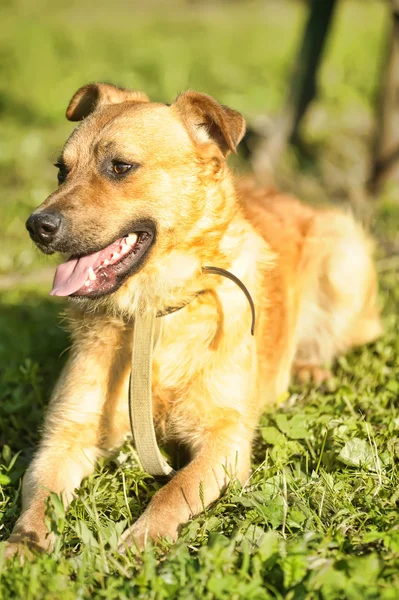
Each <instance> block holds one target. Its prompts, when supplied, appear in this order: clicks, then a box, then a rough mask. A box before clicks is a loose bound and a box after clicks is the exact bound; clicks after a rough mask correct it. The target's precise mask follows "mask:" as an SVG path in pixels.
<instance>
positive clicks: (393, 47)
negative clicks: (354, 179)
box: [368, 0, 399, 194]
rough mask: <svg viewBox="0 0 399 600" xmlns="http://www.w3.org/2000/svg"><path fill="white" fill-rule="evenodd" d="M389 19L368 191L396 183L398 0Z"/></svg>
mask: <svg viewBox="0 0 399 600" xmlns="http://www.w3.org/2000/svg"><path fill="white" fill-rule="evenodd" d="M391 6H392V19H391V28H390V33H389V37H388V43H387V47H386V50H385V53H384V64H383V76H382V85H381V91H380V97H379V103H378V109H377V126H376V138H375V143H374V151H373V157H372V165H371V175H370V179H369V181H368V188H369V191H370V192H371V193H373V194H375V193H376V192H377V191H378V190H379V189H380V187H381V185H382V184H383V183H385V182H387V181H395V182H396V183H399V0H391Z"/></svg>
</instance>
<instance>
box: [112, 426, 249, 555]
mask: <svg viewBox="0 0 399 600" xmlns="http://www.w3.org/2000/svg"><path fill="white" fill-rule="evenodd" d="M236 420H237V425H235V426H229V427H225V428H223V426H222V427H220V426H215V427H214V428H213V430H210V431H209V430H208V431H207V432H206V433H205V435H204V440H203V442H202V443H201V445H200V446H199V448H197V450H196V452H195V455H194V458H193V460H192V462H191V463H189V464H188V465H187V466H186V467H185V468H184V469H182V470H181V471H179V472H178V473H177V474H176V475H175V477H174V478H173V479H172V480H171V481H169V483H167V484H166V485H165V487H163V488H162V489H161V490H159V491H158V492H157V493H156V494H155V496H154V497H153V498H152V500H151V502H150V504H149V505H148V507H147V509H146V510H145V511H144V513H143V514H142V515H141V517H140V518H139V519H138V520H137V521H136V522H135V523H134V524H133V525H132V527H130V528H129V529H128V530H127V531H126V532H125V533H124V534H123V536H122V539H121V544H120V548H119V549H120V551H121V552H123V551H124V549H125V547H126V546H131V545H133V546H136V547H138V548H139V549H141V548H143V547H144V546H145V545H146V542H147V540H149V539H152V540H156V539H157V538H160V537H167V538H169V539H171V540H175V539H176V537H177V535H178V530H179V527H180V526H181V525H182V524H184V523H186V522H187V521H188V520H189V519H190V518H191V517H193V516H195V515H197V514H199V513H201V512H202V511H203V510H204V509H205V508H206V507H207V506H208V505H209V504H210V503H211V502H213V501H214V500H217V498H219V496H220V494H221V492H222V491H223V489H224V488H225V487H226V485H227V484H228V483H229V481H230V480H231V479H232V478H233V479H234V478H237V479H239V480H240V481H241V482H242V483H243V482H245V481H246V480H247V477H248V473H249V468H250V450H251V439H252V431H251V430H245V429H244V427H242V425H241V424H240V416H239V415H237V416H236Z"/></svg>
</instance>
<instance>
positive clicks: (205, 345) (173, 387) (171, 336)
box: [152, 306, 218, 430]
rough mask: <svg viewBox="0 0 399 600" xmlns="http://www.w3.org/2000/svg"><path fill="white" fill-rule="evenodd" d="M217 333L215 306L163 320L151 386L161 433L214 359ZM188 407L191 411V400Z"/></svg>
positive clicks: (180, 408)
mask: <svg viewBox="0 0 399 600" xmlns="http://www.w3.org/2000/svg"><path fill="white" fill-rule="evenodd" d="M184 310H186V309H184ZM217 330H218V318H217V311H216V308H215V307H214V306H212V307H200V310H196V311H190V312H189V311H188V310H186V313H185V314H184V315H182V314H181V315H177V314H176V315H170V316H168V317H166V318H164V320H163V323H162V334H161V338H160V341H159V343H158V345H157V348H156V351H155V353H154V360H153V386H152V390H153V408H154V417H155V420H156V422H157V424H158V426H160V428H161V429H162V430H165V429H166V428H167V425H168V424H170V423H171V421H173V419H174V417H175V415H176V413H177V411H178V412H179V414H180V413H181V410H182V404H184V402H185V401H186V399H187V398H188V396H189V392H190V388H191V387H192V385H193V384H194V383H195V380H196V379H197V377H198V375H199V374H200V373H201V372H202V371H203V370H204V369H206V368H207V364H208V363H209V362H210V361H211V360H212V354H213V353H214V352H215V348H214V343H215V337H216V335H217ZM186 408H187V411H189V410H190V403H189V401H187V407H186Z"/></svg>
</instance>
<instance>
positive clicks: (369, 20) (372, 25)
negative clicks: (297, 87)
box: [0, 0, 392, 287]
mask: <svg viewBox="0 0 399 600" xmlns="http://www.w3.org/2000/svg"><path fill="white" fill-rule="evenodd" d="M0 6H1V14H0V21H1V33H0V116H1V124H0V186H1V195H0V220H1V223H2V226H3V231H2V245H3V247H4V249H5V251H3V252H1V253H0V273H1V274H3V276H4V275H8V278H6V279H4V277H3V280H2V281H3V287H4V286H5V285H6V284H7V282H12V281H14V278H15V277H16V276H18V275H21V274H22V275H25V274H31V275H32V273H34V272H36V271H35V270H36V269H39V271H41V270H42V269H45V268H46V266H47V267H48V264H49V262H50V263H51V262H52V260H53V259H49V258H46V257H44V256H41V255H39V253H38V251H37V250H35V248H34V247H33V244H31V242H30V241H29V238H28V236H27V233H26V232H25V228H24V221H25V219H26V218H27V216H28V215H29V213H30V211H31V210H32V209H33V208H34V207H36V206H37V205H39V204H40V203H41V202H42V201H43V200H44V199H45V197H46V195H47V194H48V193H50V192H51V191H52V190H53V189H54V188H55V186H56V170H55V169H54V167H53V166H52V163H53V162H54V160H55V159H56V157H57V155H58V152H59V151H60V149H61V148H62V145H63V143H64V141H65V139H66V137H67V136H68V134H69V133H70V131H71V130H72V125H71V124H70V123H68V122H67V121H66V120H65V117H64V113H65V108H66V106H67V104H68V102H69V99H70V97H71V96H72V94H73V93H74V92H75V91H76V89H77V88H78V87H79V86H81V85H82V84H85V83H87V82H89V81H97V80H100V81H109V82H112V83H116V84H118V85H121V86H126V87H132V88H136V89H142V90H144V91H146V92H147V93H148V94H149V95H150V97H151V98H152V99H155V100H160V101H166V102H170V101H172V100H173V98H174V97H175V96H176V95H177V94H178V93H179V92H181V91H183V90H185V89H187V88H193V89H197V90H201V91H204V92H207V93H209V94H212V95H214V96H215V97H216V98H217V99H218V100H220V101H221V102H223V103H225V104H228V105H230V106H232V107H234V108H236V109H238V110H240V111H241V112H242V113H243V114H244V115H245V117H246V118H247V121H248V123H249V124H250V125H251V124H254V123H255V124H256V123H257V122H258V121H257V120H259V115H262V118H263V121H264V120H265V119H266V121H268V120H271V122H272V120H273V118H274V117H275V115H277V114H278V112H279V110H280V109H281V106H282V104H283V102H284V100H285V97H286V93H287V87H288V82H289V77H290V74H291V70H292V67H293V61H294V58H295V54H296V50H297V47H298V44H299V42H300V39H301V35H302V31H303V26H304V22H305V19H306V12H307V8H308V6H307V3H306V2H301V1H295V0H264V1H262V2H259V1H254V2H251V1H249V0H248V1H241V2H240V1H230V2H227V1H225V2H216V1H215V2H205V1H204V2H187V1H183V0H180V1H178V0H171V1H169V2H162V1H158V2H156V1H151V0H149V1H147V2H145V3H142V2H138V1H130V2H129V1H127V0H113V2H112V3H99V2H91V1H89V0H80V1H78V0H71V1H70V2H68V3H58V4H55V3H54V2H50V1H48V0H11V1H10V0H8V1H7V0H2V2H1V4H0ZM387 19H388V9H387V5H386V3H385V2H384V1H383V0H380V1H377V0H375V1H373V0H341V1H340V2H339V5H338V11H337V14H336V18H335V20H334V23H333V27H332V32H331V36H330V38H329V40H328V45H327V51H326V54H325V59H324V61H323V64H322V69H321V73H320V92H319V96H318V98H317V100H316V102H314V103H313V105H312V107H311V110H310V111H309V113H308V115H307V117H306V120H305V128H304V130H305V139H306V144H307V147H306V152H303V151H302V152H300V151H298V150H297V149H292V148H290V149H288V151H286V152H285V154H284V156H283V157H282V159H281V161H280V163H279V165H278V168H277V173H276V176H277V181H278V183H279V184H280V186H281V187H282V188H283V189H290V190H293V191H295V193H296V194H297V195H300V196H301V197H302V198H303V199H305V200H310V201H313V200H315V201H317V200H321V201H328V200H331V201H338V202H342V201H344V202H345V201H346V202H347V201H349V202H352V203H354V204H356V201H357V190H358V189H359V188H360V187H361V186H362V185H363V183H364V180H365V178H366V176H367V169H368V163H369V157H370V151H371V150H370V144H371V141H372V136H373V128H374V114H375V104H376V94H377V91H378V86H379V82H380V66H381V60H382V51H383V46H384V39H385V38H384V36H385V35H386V27H387ZM239 168H246V164H245V161H242V162H241V163H240V165H239ZM391 196H392V191H388V200H389V198H390V197H391ZM47 270H48V269H47ZM43 273H44V274H43V278H44V279H45V280H46V281H47V276H46V274H45V271H43ZM38 277H39V279H40V277H41V275H40V273H39V275H38ZM18 280H19V279H18Z"/></svg>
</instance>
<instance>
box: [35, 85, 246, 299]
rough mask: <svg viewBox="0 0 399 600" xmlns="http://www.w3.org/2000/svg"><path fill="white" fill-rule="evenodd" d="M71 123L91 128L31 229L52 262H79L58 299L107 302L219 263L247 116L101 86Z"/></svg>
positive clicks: (74, 143) (195, 99) (199, 99)
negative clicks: (231, 169) (230, 157)
mask: <svg viewBox="0 0 399 600" xmlns="http://www.w3.org/2000/svg"><path fill="white" fill-rule="evenodd" d="M66 116H67V118H68V119H69V120H71V121H82V122H81V124H80V125H79V126H78V127H77V129H76V130H75V131H74V132H73V133H72V135H71V137H70V138H69V140H68V141H67V143H66V145H65V147H64V150H63V152H62V155H61V156H60V158H59V160H58V162H57V163H56V166H57V167H58V181H59V187H58V189H57V190H56V191H55V192H54V193H53V194H51V195H50V196H49V197H48V198H47V199H46V201H45V202H44V203H43V204H42V205H41V206H40V207H39V208H38V209H37V210H35V211H34V213H33V214H32V215H31V216H30V217H29V219H28V220H27V224H26V226H27V229H28V231H29V233H30V235H31V238H32V239H33V240H34V241H35V243H36V244H37V246H38V247H39V248H40V249H41V250H42V251H43V252H45V253H47V254H51V253H53V252H62V253H64V254H66V255H67V256H68V257H69V259H68V260H67V262H65V263H64V264H62V265H60V266H59V267H58V269H57V273H56V277H55V281H54V287H53V290H52V294H54V295H60V296H72V297H77V298H87V299H95V298H100V297H103V296H105V295H108V294H112V293H114V292H116V290H118V289H119V288H120V287H121V286H124V285H125V284H128V283H129V282H130V281H132V280H134V279H135V277H137V276H139V275H140V274H142V273H146V272H147V274H149V273H150V272H152V273H154V272H155V271H157V273H158V275H157V276H158V277H159V274H160V270H161V269H162V268H163V269H164V271H165V273H166V272H167V270H168V268H172V267H173V265H172V263H171V261H172V262H173V257H175V258H177V257H178V256H182V255H186V256H190V254H191V255H192V257H193V261H192V265H191V268H193V269H195V268H197V267H198V264H197V263H199V262H201V260H202V259H204V260H205V259H206V257H207V256H210V254H209V250H210V247H212V245H214V244H215V243H216V240H217V238H218V235H219V237H220V236H221V233H220V231H221V230H222V228H223V223H225V222H226V219H228V218H230V213H231V210H232V208H231V207H228V206H227V204H228V202H229V200H228V198H229V196H231V189H230V188H229V189H228V186H229V185H231V184H228V183H226V182H227V181H228V180H229V179H228V176H227V169H226V165H225V157H226V155H227V154H228V152H229V151H233V152H234V151H235V150H236V147H237V144H238V143H239V141H240V140H241V138H242V136H243V134H244V130H245V121H244V119H243V117H242V116H241V115H240V114H239V113H237V112H236V111H234V110H231V109H229V108H227V107H225V106H222V105H220V104H219V103H218V102H216V100H214V99H213V98H211V97H209V96H207V95H205V94H200V93H196V92H191V91H189V92H186V93H184V94H181V95H180V96H179V97H178V98H177V99H176V101H175V102H174V103H173V104H172V105H170V106H168V105H165V104H159V103H152V102H150V101H149V100H148V98H147V96H146V95H145V94H143V93H141V92H134V91H131V90H126V89H121V88H118V87H115V86H112V85H108V84H101V83H100V84H89V85H86V86H84V87H83V88H81V89H79V90H78V91H77V92H76V94H75V95H74V96H73V98H72V100H71V102H70V104H69V106H68V108H67V111H66ZM194 249H195V252H194ZM194 256H195V260H194ZM168 260H169V262H168ZM174 268H175V269H177V270H179V264H178V261H177V262H176V261H175V264H174Z"/></svg>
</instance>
